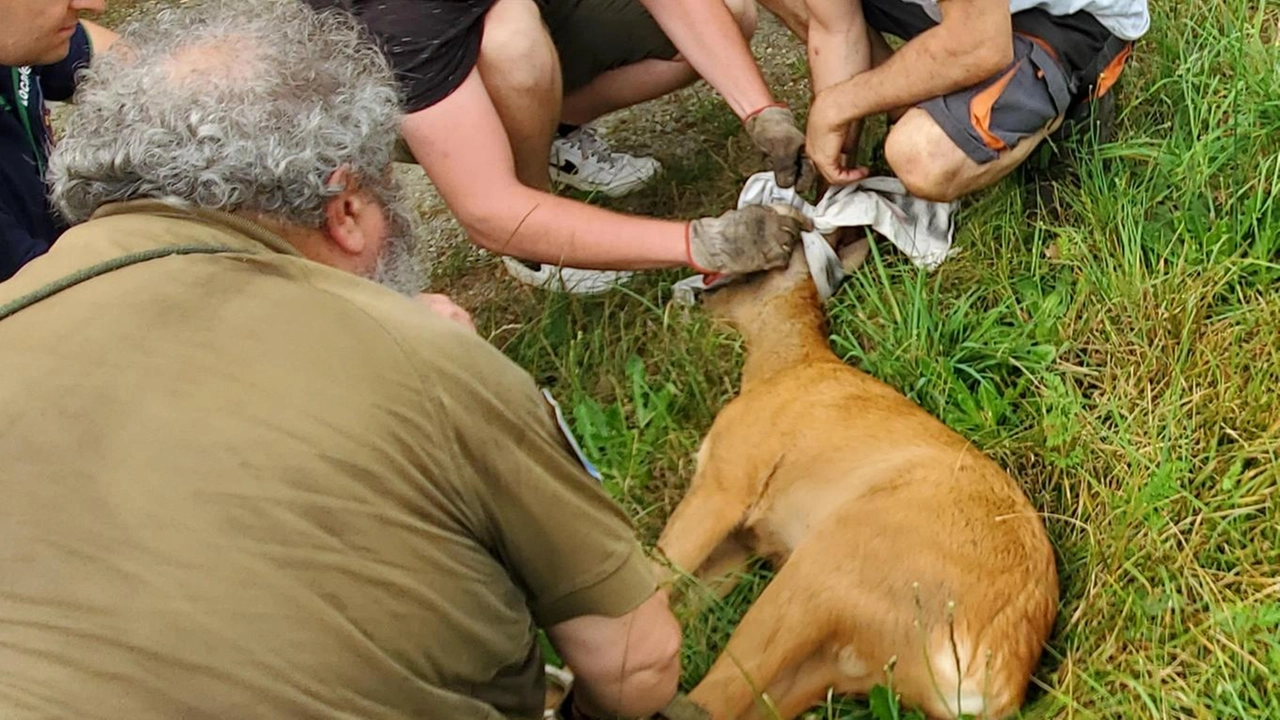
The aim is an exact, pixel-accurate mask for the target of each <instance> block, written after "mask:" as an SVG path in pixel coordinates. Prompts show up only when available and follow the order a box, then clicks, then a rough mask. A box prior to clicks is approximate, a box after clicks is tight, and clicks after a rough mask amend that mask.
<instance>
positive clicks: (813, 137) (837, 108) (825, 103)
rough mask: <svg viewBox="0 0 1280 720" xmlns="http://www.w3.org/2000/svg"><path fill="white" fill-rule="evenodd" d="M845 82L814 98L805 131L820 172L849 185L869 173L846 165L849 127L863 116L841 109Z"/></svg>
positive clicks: (837, 181)
mask: <svg viewBox="0 0 1280 720" xmlns="http://www.w3.org/2000/svg"><path fill="white" fill-rule="evenodd" d="M841 87H842V86H841V85H835V86H832V87H830V88H827V89H826V90H823V91H822V92H820V93H818V95H817V96H816V97H815V98H814V99H813V105H811V106H810V107H809V126H808V128H807V133H806V135H805V144H806V146H807V147H808V152H809V157H810V158H812V159H813V164H814V165H815V166H817V168H818V172H820V173H822V177H824V178H826V179H827V182H829V183H831V184H832V185H848V184H850V183H855V182H857V181H859V180H861V179H862V178H864V177H866V176H867V174H868V172H867V169H866V168H861V167H860V168H848V167H845V158H844V149H845V142H846V140H847V139H848V137H849V127H850V126H851V125H852V124H853V123H854V122H855V121H857V120H860V119H861V118H859V117H856V116H854V115H850V114H848V113H847V112H843V111H842V109H841V105H842V104H843V103H841V100H842V98H841Z"/></svg>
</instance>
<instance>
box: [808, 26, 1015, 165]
mask: <svg viewBox="0 0 1280 720" xmlns="http://www.w3.org/2000/svg"><path fill="white" fill-rule="evenodd" d="M818 4H820V3H818V2H813V3H812V5H818ZM824 4H825V3H824ZM939 7H940V8H941V9H942V22H941V23H940V24H938V25H937V26H936V27H933V28H931V29H929V30H926V31H925V32H923V33H921V34H919V35H917V36H916V37H915V38H913V39H912V40H911V41H910V42H908V43H907V44H905V45H903V46H902V48H900V49H899V50H898V51H897V52H895V53H894V54H893V55H892V56H891V57H890V58H889V59H888V60H886V61H885V62H884V63H883V64H881V65H879V66H878V67H875V68H872V69H870V70H867V71H865V72H862V73H858V74H856V75H854V76H853V77H851V78H849V79H848V80H844V81H841V82H838V83H836V84H835V85H832V86H830V87H828V88H826V89H825V90H823V91H821V92H820V93H819V94H818V96H817V97H816V98H815V99H814V103H813V106H812V107H811V108H810V111H809V128H808V145H809V155H810V157H812V158H813V160H814V163H815V164H816V165H817V166H818V168H819V170H820V171H821V172H822V174H823V175H824V176H825V177H826V178H827V179H828V180H830V181H832V182H840V181H842V179H843V174H846V173H848V172H849V171H848V170H845V169H844V168H843V167H842V166H841V164H840V161H839V154H840V151H841V150H842V149H843V140H844V138H845V136H846V135H847V132H848V128H849V127H850V125H851V124H852V123H854V122H856V121H858V120H860V119H862V118H864V117H866V116H868V115H871V114H873V113H879V112H887V111H889V110H893V109H894V108H901V107H910V106H912V105H916V104H918V103H920V102H923V101H924V100H927V99H929V98H933V97H938V96H939V95H944V94H946V93H949V92H954V91H956V90H961V89H963V88H966V87H970V86H972V85H974V84H976V83H979V82H981V81H983V80H986V79H987V78H989V77H991V76H992V75H994V74H996V73H997V72H999V71H1000V70H1001V69H1002V68H1004V67H1005V66H1007V65H1008V64H1009V63H1010V62H1012V61H1013V29H1012V21H1011V18H1010V14H1009V5H1008V3H1007V2H1006V1H1005V0H943V2H941V3H939Z"/></svg>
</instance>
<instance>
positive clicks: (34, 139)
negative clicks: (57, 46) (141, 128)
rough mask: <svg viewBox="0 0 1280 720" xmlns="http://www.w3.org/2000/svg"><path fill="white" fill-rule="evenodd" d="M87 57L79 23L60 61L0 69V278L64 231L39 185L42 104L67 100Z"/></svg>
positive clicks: (47, 135)
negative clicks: (64, 55) (66, 51)
mask: <svg viewBox="0 0 1280 720" xmlns="http://www.w3.org/2000/svg"><path fill="white" fill-rule="evenodd" d="M90 54H91V49H90V46H89V36H88V34H87V33H86V32H85V30H84V26H83V25H82V26H80V27H78V28H76V32H75V34H74V35H72V37H71V52H70V53H68V54H67V57H66V59H64V60H63V61H61V62H58V63H54V64H53V65H43V66H40V67H27V68H12V67H8V66H5V65H0V280H5V279H7V278H9V277H10V276H11V275H13V274H14V273H15V272H17V271H18V268H20V267H22V266H23V265H25V264H26V263H27V262H29V261H30V260H31V259H32V258H34V257H37V256H39V255H42V254H44V253H45V251H47V250H48V249H49V247H50V246H51V245H53V241H54V240H57V239H58V236H59V235H61V234H62V231H63V230H65V229H66V224H65V223H64V222H63V221H62V219H61V218H60V217H58V214H57V212H56V211H55V210H54V209H53V208H52V207H50V205H49V199H48V194H47V190H46V185H45V181H44V170H45V167H46V164H47V160H48V158H49V147H50V144H51V142H52V133H51V132H50V130H49V121H48V118H49V111H48V108H46V107H45V104H44V101H45V100H46V99H48V100H68V99H70V98H71V95H72V94H73V93H74V92H75V89H76V78H75V75H76V71H78V70H80V69H81V68H83V67H85V66H86V65H88V64H89V56H90ZM24 116H25V122H24ZM28 127H29V128H30V132H29V133H28Z"/></svg>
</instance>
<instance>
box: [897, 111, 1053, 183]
mask: <svg viewBox="0 0 1280 720" xmlns="http://www.w3.org/2000/svg"><path fill="white" fill-rule="evenodd" d="M1061 122H1062V118H1061V117H1058V118H1055V119H1054V120H1053V121H1052V122H1051V123H1049V124H1048V125H1047V126H1045V128H1044V129H1042V130H1041V131H1040V132H1038V133H1036V134H1035V135H1031V136H1029V137H1026V138H1024V139H1023V140H1022V142H1019V143H1018V144H1017V145H1015V146H1013V147H1012V148H1010V149H1008V150H1006V151H1004V152H1003V153H1001V154H1000V157H998V158H996V159H995V160H993V161H991V162H989V163H985V164H978V163H976V162H974V161H973V160H972V159H971V158H970V157H969V156H968V155H966V154H965V153H964V151H963V150H961V149H960V148H959V147H957V146H956V144H955V143H953V142H952V141H951V138H950V137H948V136H947V134H946V133H945V132H943V130H942V128H941V127H939V126H938V123H937V122H936V121H934V119H933V117H931V116H930V115H929V113H927V112H925V111H924V110H921V109H920V108H912V109H910V110H908V111H907V112H906V114H905V115H903V116H902V119H901V120H899V121H898V123H897V124H896V125H894V126H893V129H892V130H890V131H889V137H887V138H886V139H885V146H884V154H885V158H886V159H887V160H888V161H889V165H890V167H892V168H893V172H894V174H895V175H897V176H898V178H899V179H900V180H902V184H903V185H905V186H906V187H907V189H908V190H909V191H911V194H913V195H915V196H917V197H921V198H925V199H927V200H938V201H941V202H949V201H951V200H955V199H956V198H958V197H960V196H962V195H967V194H969V193H971V192H974V191H977V190H981V189H983V188H985V187H989V186H991V185H993V184H995V183H996V182H997V181H999V180H1000V179H1002V178H1004V176H1006V175H1008V174H1009V173H1010V172H1012V171H1013V169H1014V168H1015V167H1017V166H1018V165H1019V164H1021V163H1022V161H1023V160H1026V159H1027V156H1028V155H1030V154H1031V151H1032V150H1034V149H1035V148H1036V146H1037V145H1039V144H1040V142H1041V141H1042V140H1044V139H1045V138H1046V137H1048V136H1049V133H1051V132H1052V131H1053V130H1054V129H1056V128H1057V126H1058V125H1059V124H1061Z"/></svg>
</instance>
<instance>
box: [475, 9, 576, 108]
mask: <svg viewBox="0 0 1280 720" xmlns="http://www.w3.org/2000/svg"><path fill="white" fill-rule="evenodd" d="M478 64H479V68H480V74H481V76H482V77H483V78H484V80H485V84H486V85H487V86H489V85H491V84H492V83H498V84H500V85H501V86H502V87H503V88H504V89H507V90H516V91H529V90H539V89H546V88H549V87H551V86H553V85H555V83H556V81H557V79H558V77H559V73H560V66H559V60H558V58H557V56H556V50H555V45H554V44H553V43H552V42H551V36H550V35H549V34H548V33H547V29H546V26H544V25H543V24H542V14H541V12H539V10H538V6H537V4H535V3H534V1H533V0H499V1H498V2H497V3H496V4H495V5H494V6H493V7H492V8H490V10H489V12H488V14H486V15H485V20H484V37H483V39H482V40H481V42H480V58H479V60H478Z"/></svg>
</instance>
